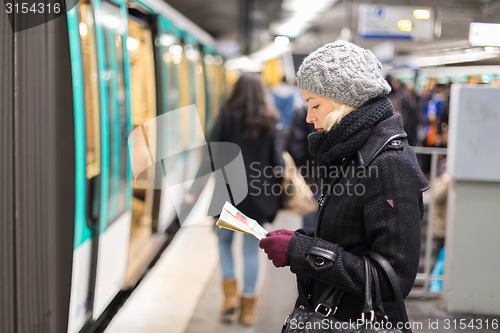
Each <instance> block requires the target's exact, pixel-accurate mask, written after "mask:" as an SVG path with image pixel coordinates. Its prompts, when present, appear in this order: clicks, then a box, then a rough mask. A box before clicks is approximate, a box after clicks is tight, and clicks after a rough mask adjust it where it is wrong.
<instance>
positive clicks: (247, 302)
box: [238, 295, 257, 326]
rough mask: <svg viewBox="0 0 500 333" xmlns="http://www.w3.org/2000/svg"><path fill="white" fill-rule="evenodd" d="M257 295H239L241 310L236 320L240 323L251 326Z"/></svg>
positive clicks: (253, 320)
mask: <svg viewBox="0 0 500 333" xmlns="http://www.w3.org/2000/svg"><path fill="white" fill-rule="evenodd" d="M256 301H257V297H256V296H254V295H247V296H245V295H242V296H241V311H240V317H239V318H238V322H239V323H240V324H242V325H246V326H251V325H253V324H254V323H255V305H256Z"/></svg>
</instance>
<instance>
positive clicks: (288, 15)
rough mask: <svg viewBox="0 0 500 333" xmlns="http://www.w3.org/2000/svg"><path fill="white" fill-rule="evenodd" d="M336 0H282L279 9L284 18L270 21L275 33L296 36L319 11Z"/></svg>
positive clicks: (322, 10) (271, 28)
mask: <svg viewBox="0 0 500 333" xmlns="http://www.w3.org/2000/svg"><path fill="white" fill-rule="evenodd" d="M337 1H338V0H284V1H283V2H282V4H281V10H282V13H283V16H284V17H285V18H284V19H281V20H279V21H277V22H273V23H271V26H270V30H271V32H272V33H274V34H275V35H285V36H289V37H297V36H298V35H299V34H300V33H301V32H303V31H304V30H305V29H307V27H309V25H310V22H311V21H313V20H314V19H315V18H316V17H317V16H318V15H319V14H320V13H322V12H324V11H325V10H326V9H327V8H329V7H331V6H333V5H334V4H335V3H336V2H337Z"/></svg>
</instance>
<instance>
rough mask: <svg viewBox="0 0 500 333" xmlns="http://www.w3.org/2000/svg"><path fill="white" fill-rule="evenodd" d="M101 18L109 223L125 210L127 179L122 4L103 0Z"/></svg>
mask: <svg viewBox="0 0 500 333" xmlns="http://www.w3.org/2000/svg"><path fill="white" fill-rule="evenodd" d="M101 17H102V18H103V20H102V25H103V30H104V45H105V50H106V81H107V90H108V114H109V201H108V210H109V222H110V224H111V222H112V221H114V220H115V219H116V218H117V217H118V216H119V215H121V214H122V213H124V212H125V209H126V205H125V201H126V182H127V114H126V113H127V107H126V95H125V94H126V90H125V67H124V59H123V51H124V50H123V41H122V38H123V35H124V33H125V26H124V24H125V22H124V21H122V20H121V19H120V7H119V6H118V5H116V4H114V3H111V2H108V1H103V2H102V4H101Z"/></svg>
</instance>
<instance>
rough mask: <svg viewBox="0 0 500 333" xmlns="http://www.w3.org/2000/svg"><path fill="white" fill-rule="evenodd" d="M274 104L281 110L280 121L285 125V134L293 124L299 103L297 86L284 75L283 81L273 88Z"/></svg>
mask: <svg viewBox="0 0 500 333" xmlns="http://www.w3.org/2000/svg"><path fill="white" fill-rule="evenodd" d="M270 92H271V95H272V97H273V101H274V105H275V106H276V108H277V109H278V111H279V112H280V115H281V117H280V122H281V124H282V125H283V130H284V134H286V133H288V131H289V129H290V127H291V126H292V122H293V118H294V115H295V109H296V105H297V103H298V102H297V97H299V96H297V93H298V91H297V87H295V86H293V85H291V84H290V83H288V82H287V81H286V78H285V76H283V78H282V80H281V82H280V83H279V84H277V85H276V86H274V87H273V88H272V89H271V90H270Z"/></svg>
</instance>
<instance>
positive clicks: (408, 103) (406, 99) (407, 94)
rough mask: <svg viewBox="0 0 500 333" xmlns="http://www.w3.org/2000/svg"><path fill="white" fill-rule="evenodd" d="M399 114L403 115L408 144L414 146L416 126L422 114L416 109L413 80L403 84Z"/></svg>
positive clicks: (415, 143)
mask: <svg viewBox="0 0 500 333" xmlns="http://www.w3.org/2000/svg"><path fill="white" fill-rule="evenodd" d="M401 115H402V116H403V128H404V130H405V132H406V134H408V144H409V145H410V146H416V145H417V143H418V128H419V126H420V125H421V122H422V120H423V119H422V118H423V114H419V112H418V109H417V97H416V95H415V84H414V83H413V81H408V82H406V83H405V84H403V87H402V99H401Z"/></svg>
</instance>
